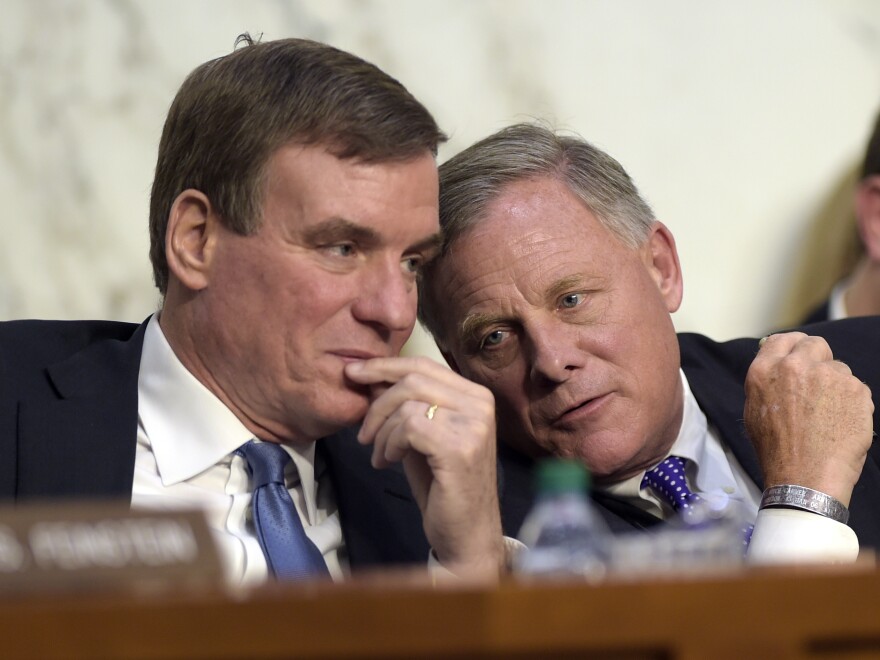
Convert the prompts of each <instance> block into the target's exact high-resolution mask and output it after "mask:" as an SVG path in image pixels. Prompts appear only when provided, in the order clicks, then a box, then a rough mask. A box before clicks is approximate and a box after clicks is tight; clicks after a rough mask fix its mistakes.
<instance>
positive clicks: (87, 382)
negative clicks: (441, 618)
mask: <svg viewBox="0 0 880 660" xmlns="http://www.w3.org/2000/svg"><path fill="white" fill-rule="evenodd" d="M145 328H146V323H143V324H141V325H139V326H138V325H134V324H129V323H115V322H105V321H10V322H6V323H0V502H2V501H6V502H13V501H14V502H24V501H29V500H46V499H58V498H63V499H70V498H125V499H128V498H130V496H131V488H132V481H133V477H134V458H135V445H136V435H137V405H138V402H137V380H138V370H139V368H140V358H141V347H142V345H143V339H144V330H145ZM317 446H318V451H320V452H322V454H323V456H324V458H325V460H326V462H327V466H328V470H329V473H330V478H331V480H332V482H333V487H334V489H335V492H336V500H337V504H338V506H339V513H340V519H341V522H342V530H343V535H344V538H345V545H346V552H347V553H348V559H349V562H350V564H351V566H352V568H358V567H362V566H368V565H375V564H396V563H424V562H425V561H426V559H427V556H428V542H427V540H426V539H425V535H424V531H423V528H422V521H421V515H420V513H419V509H418V506H417V505H416V503H415V501H414V500H413V498H412V495H411V493H410V490H409V486H408V484H407V481H406V477H405V476H404V474H403V471H402V470H401V469H399V468H398V469H394V468H392V469H387V470H375V469H373V468H372V467H371V466H370V448H369V447H366V448H365V447H362V446H361V445H360V444H359V443H358V442H357V440H356V439H355V436H354V432H353V430H351V429H348V430H345V431H342V432H340V433H337V434H336V435H334V436H331V437H329V438H324V439H322V440H320V441H319V442H318V445H317Z"/></svg>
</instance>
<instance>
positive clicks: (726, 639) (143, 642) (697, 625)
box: [0, 566, 880, 660]
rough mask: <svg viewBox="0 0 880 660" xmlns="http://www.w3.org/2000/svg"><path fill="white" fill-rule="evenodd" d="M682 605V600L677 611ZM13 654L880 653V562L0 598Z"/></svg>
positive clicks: (3, 632) (375, 579)
mask: <svg viewBox="0 0 880 660" xmlns="http://www.w3.org/2000/svg"><path fill="white" fill-rule="evenodd" d="M673 603H675V604H673ZM0 639H2V640H3V645H4V647H5V649H4V651H3V652H2V656H3V657H9V658H41V659H42V658H106V657H113V658H284V657H302V658H440V657H450V656H455V657H466V658H516V659H524V658H663V659H670V660H671V659H687V660H691V659H693V660H697V659H699V660H706V659H715V658H720V659H724V658H737V659H742V658H746V659H748V660H759V659H762V658H774V659H776V658H869V657H872V658H873V657H880V571H877V570H876V569H875V568H874V567H873V566H872V567H869V568H864V567H847V568H838V569H833V570H832V569H830V568H829V569H815V570H803V569H802V570H764V571H750V572H744V573H741V574H737V575H727V576H705V577H702V578H689V579H685V580H671V579H666V580H664V579H654V580H650V581H645V580H642V581H631V582H626V581H614V582H608V583H606V584H602V585H599V586H589V585H559V584H556V585H554V584H531V585H526V584H520V583H516V582H514V581H512V580H511V581H506V582H504V583H503V584H501V585H500V586H499V587H497V588H483V587H479V586H464V585H457V586H444V585H439V586H437V587H432V586H431V585H430V584H429V583H428V582H427V581H426V580H425V578H424V576H418V577H415V578H413V577H412V576H404V575H398V574H391V575H385V576H377V575H372V576H364V577H362V578H360V579H355V580H352V581H351V582H349V583H346V584H341V585H333V584H315V583H313V584H302V585H294V586H285V587H281V586H276V585H271V586H267V587H265V588H261V589H259V590H256V591H253V592H249V593H247V594H239V595H234V594H228V593H224V592H222V591H216V592H205V591H203V592H200V593H189V594H183V593H162V594H141V595H138V596H133V595H119V594H117V595H91V596H81V597H79V598H72V597H69V596H64V597H60V596H57V595H56V596H47V597H40V598H36V597H28V598H19V599H14V600H13V599H6V600H0Z"/></svg>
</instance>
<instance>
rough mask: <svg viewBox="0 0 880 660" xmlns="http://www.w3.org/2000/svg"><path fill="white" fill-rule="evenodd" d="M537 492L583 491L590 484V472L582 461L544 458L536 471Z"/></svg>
mask: <svg viewBox="0 0 880 660" xmlns="http://www.w3.org/2000/svg"><path fill="white" fill-rule="evenodd" d="M536 482H537V489H538V494H540V495H548V494H553V493H570V492H574V491H577V492H584V491H586V490H587V489H588V488H589V486H590V473H589V472H587V468H585V467H584V465H583V463H580V462H578V461H573V460H569V459H563V458H545V459H544V460H542V461H541V462H540V463H538V467H537V472H536Z"/></svg>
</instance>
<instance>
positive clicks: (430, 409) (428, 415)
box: [425, 403, 440, 419]
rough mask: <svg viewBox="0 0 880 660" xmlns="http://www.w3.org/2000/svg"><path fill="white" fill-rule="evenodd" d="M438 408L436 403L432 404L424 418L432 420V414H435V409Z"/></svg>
mask: <svg viewBox="0 0 880 660" xmlns="http://www.w3.org/2000/svg"><path fill="white" fill-rule="evenodd" d="M439 407H440V406H438V405H437V404H436V403H432V404H431V405H430V406H428V409H427V410H426V411H425V417H427V418H428V419H434V413H435V412H437V408H439Z"/></svg>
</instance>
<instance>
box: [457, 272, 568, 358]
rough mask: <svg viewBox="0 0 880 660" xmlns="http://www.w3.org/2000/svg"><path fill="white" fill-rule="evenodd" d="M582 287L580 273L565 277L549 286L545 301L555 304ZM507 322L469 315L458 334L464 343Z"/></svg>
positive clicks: (491, 317) (504, 318) (489, 316)
mask: <svg viewBox="0 0 880 660" xmlns="http://www.w3.org/2000/svg"><path fill="white" fill-rule="evenodd" d="M583 286H584V276H583V275H582V274H581V273H575V274H573V275H567V276H565V277H562V278H560V279H558V280H556V281H555V282H553V284H551V285H550V287H549V288H548V289H547V293H546V299H547V300H550V301H554V302H555V300H556V299H557V298H558V297H559V296H561V295H562V294H564V293H568V292H569V291H571V290H572V289H578V288H582V287H583ZM507 320H508V319H507V317H505V316H501V315H499V314H483V313H475V314H470V315H468V316H467V317H466V318H465V319H464V321H462V322H461V326H460V327H459V333H460V336H461V337H462V338H463V339H464V340H465V341H468V340H471V339H476V338H477V335H479V333H480V330H482V329H483V328H485V327H487V326H490V325H494V324H496V323H505V322H506V321H507Z"/></svg>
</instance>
